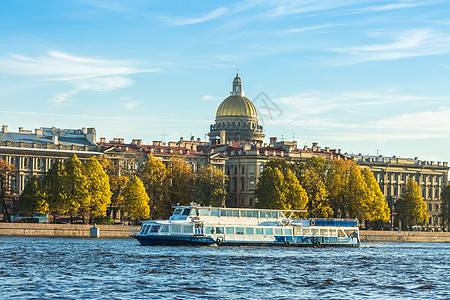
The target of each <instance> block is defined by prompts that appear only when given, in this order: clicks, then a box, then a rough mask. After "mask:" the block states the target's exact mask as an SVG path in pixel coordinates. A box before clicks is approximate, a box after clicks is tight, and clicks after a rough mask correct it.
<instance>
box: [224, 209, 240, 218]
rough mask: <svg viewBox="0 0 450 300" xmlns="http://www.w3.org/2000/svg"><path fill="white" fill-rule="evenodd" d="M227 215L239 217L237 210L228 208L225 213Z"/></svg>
mask: <svg viewBox="0 0 450 300" xmlns="http://www.w3.org/2000/svg"><path fill="white" fill-rule="evenodd" d="M227 216H229V217H239V210H229V211H228V213H227Z"/></svg>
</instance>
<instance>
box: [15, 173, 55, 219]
mask: <svg viewBox="0 0 450 300" xmlns="http://www.w3.org/2000/svg"><path fill="white" fill-rule="evenodd" d="M45 198H46V195H45V191H44V184H43V182H42V181H41V180H40V179H39V178H37V177H36V176H32V177H31V178H30V181H28V184H27V185H26V186H25V188H24V190H23V191H22V194H21V195H20V198H19V207H20V211H21V212H23V213H25V214H26V216H28V217H33V214H34V213H42V214H46V213H47V212H48V207H49V206H48V203H47V201H45Z"/></svg>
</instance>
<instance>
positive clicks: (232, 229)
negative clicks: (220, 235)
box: [225, 227, 234, 234]
mask: <svg viewBox="0 0 450 300" xmlns="http://www.w3.org/2000/svg"><path fill="white" fill-rule="evenodd" d="M225 230H226V233H227V234H234V227H226V228H225Z"/></svg>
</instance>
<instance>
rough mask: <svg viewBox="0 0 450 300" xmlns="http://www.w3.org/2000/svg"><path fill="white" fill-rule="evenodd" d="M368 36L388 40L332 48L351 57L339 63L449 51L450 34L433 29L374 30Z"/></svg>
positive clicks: (400, 57)
mask: <svg viewBox="0 0 450 300" xmlns="http://www.w3.org/2000/svg"><path fill="white" fill-rule="evenodd" d="M368 36H369V37H370V38H379V39H384V40H386V39H387V40H390V42H387V43H376V44H371V45H363V46H350V47H344V48H336V49H333V51H335V52H338V53H342V54H345V55H348V56H349V57H351V59H349V60H347V61H343V62H342V61H341V62H339V63H340V64H341V63H342V64H349V63H350V64H352V63H359V62H365V61H381V60H396V59H402V58H408V57H416V56H427V55H436V54H445V53H450V36H449V35H448V34H446V33H445V34H444V33H439V32H436V31H435V30H433V29H412V30H405V31H396V32H384V31H376V32H369V33H368Z"/></svg>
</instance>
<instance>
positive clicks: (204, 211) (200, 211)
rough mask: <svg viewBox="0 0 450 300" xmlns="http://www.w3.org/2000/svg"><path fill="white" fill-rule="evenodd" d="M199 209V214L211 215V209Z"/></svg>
mask: <svg viewBox="0 0 450 300" xmlns="http://www.w3.org/2000/svg"><path fill="white" fill-rule="evenodd" d="M197 211H198V215H199V216H209V209H207V208H199V209H198V210H197Z"/></svg>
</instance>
